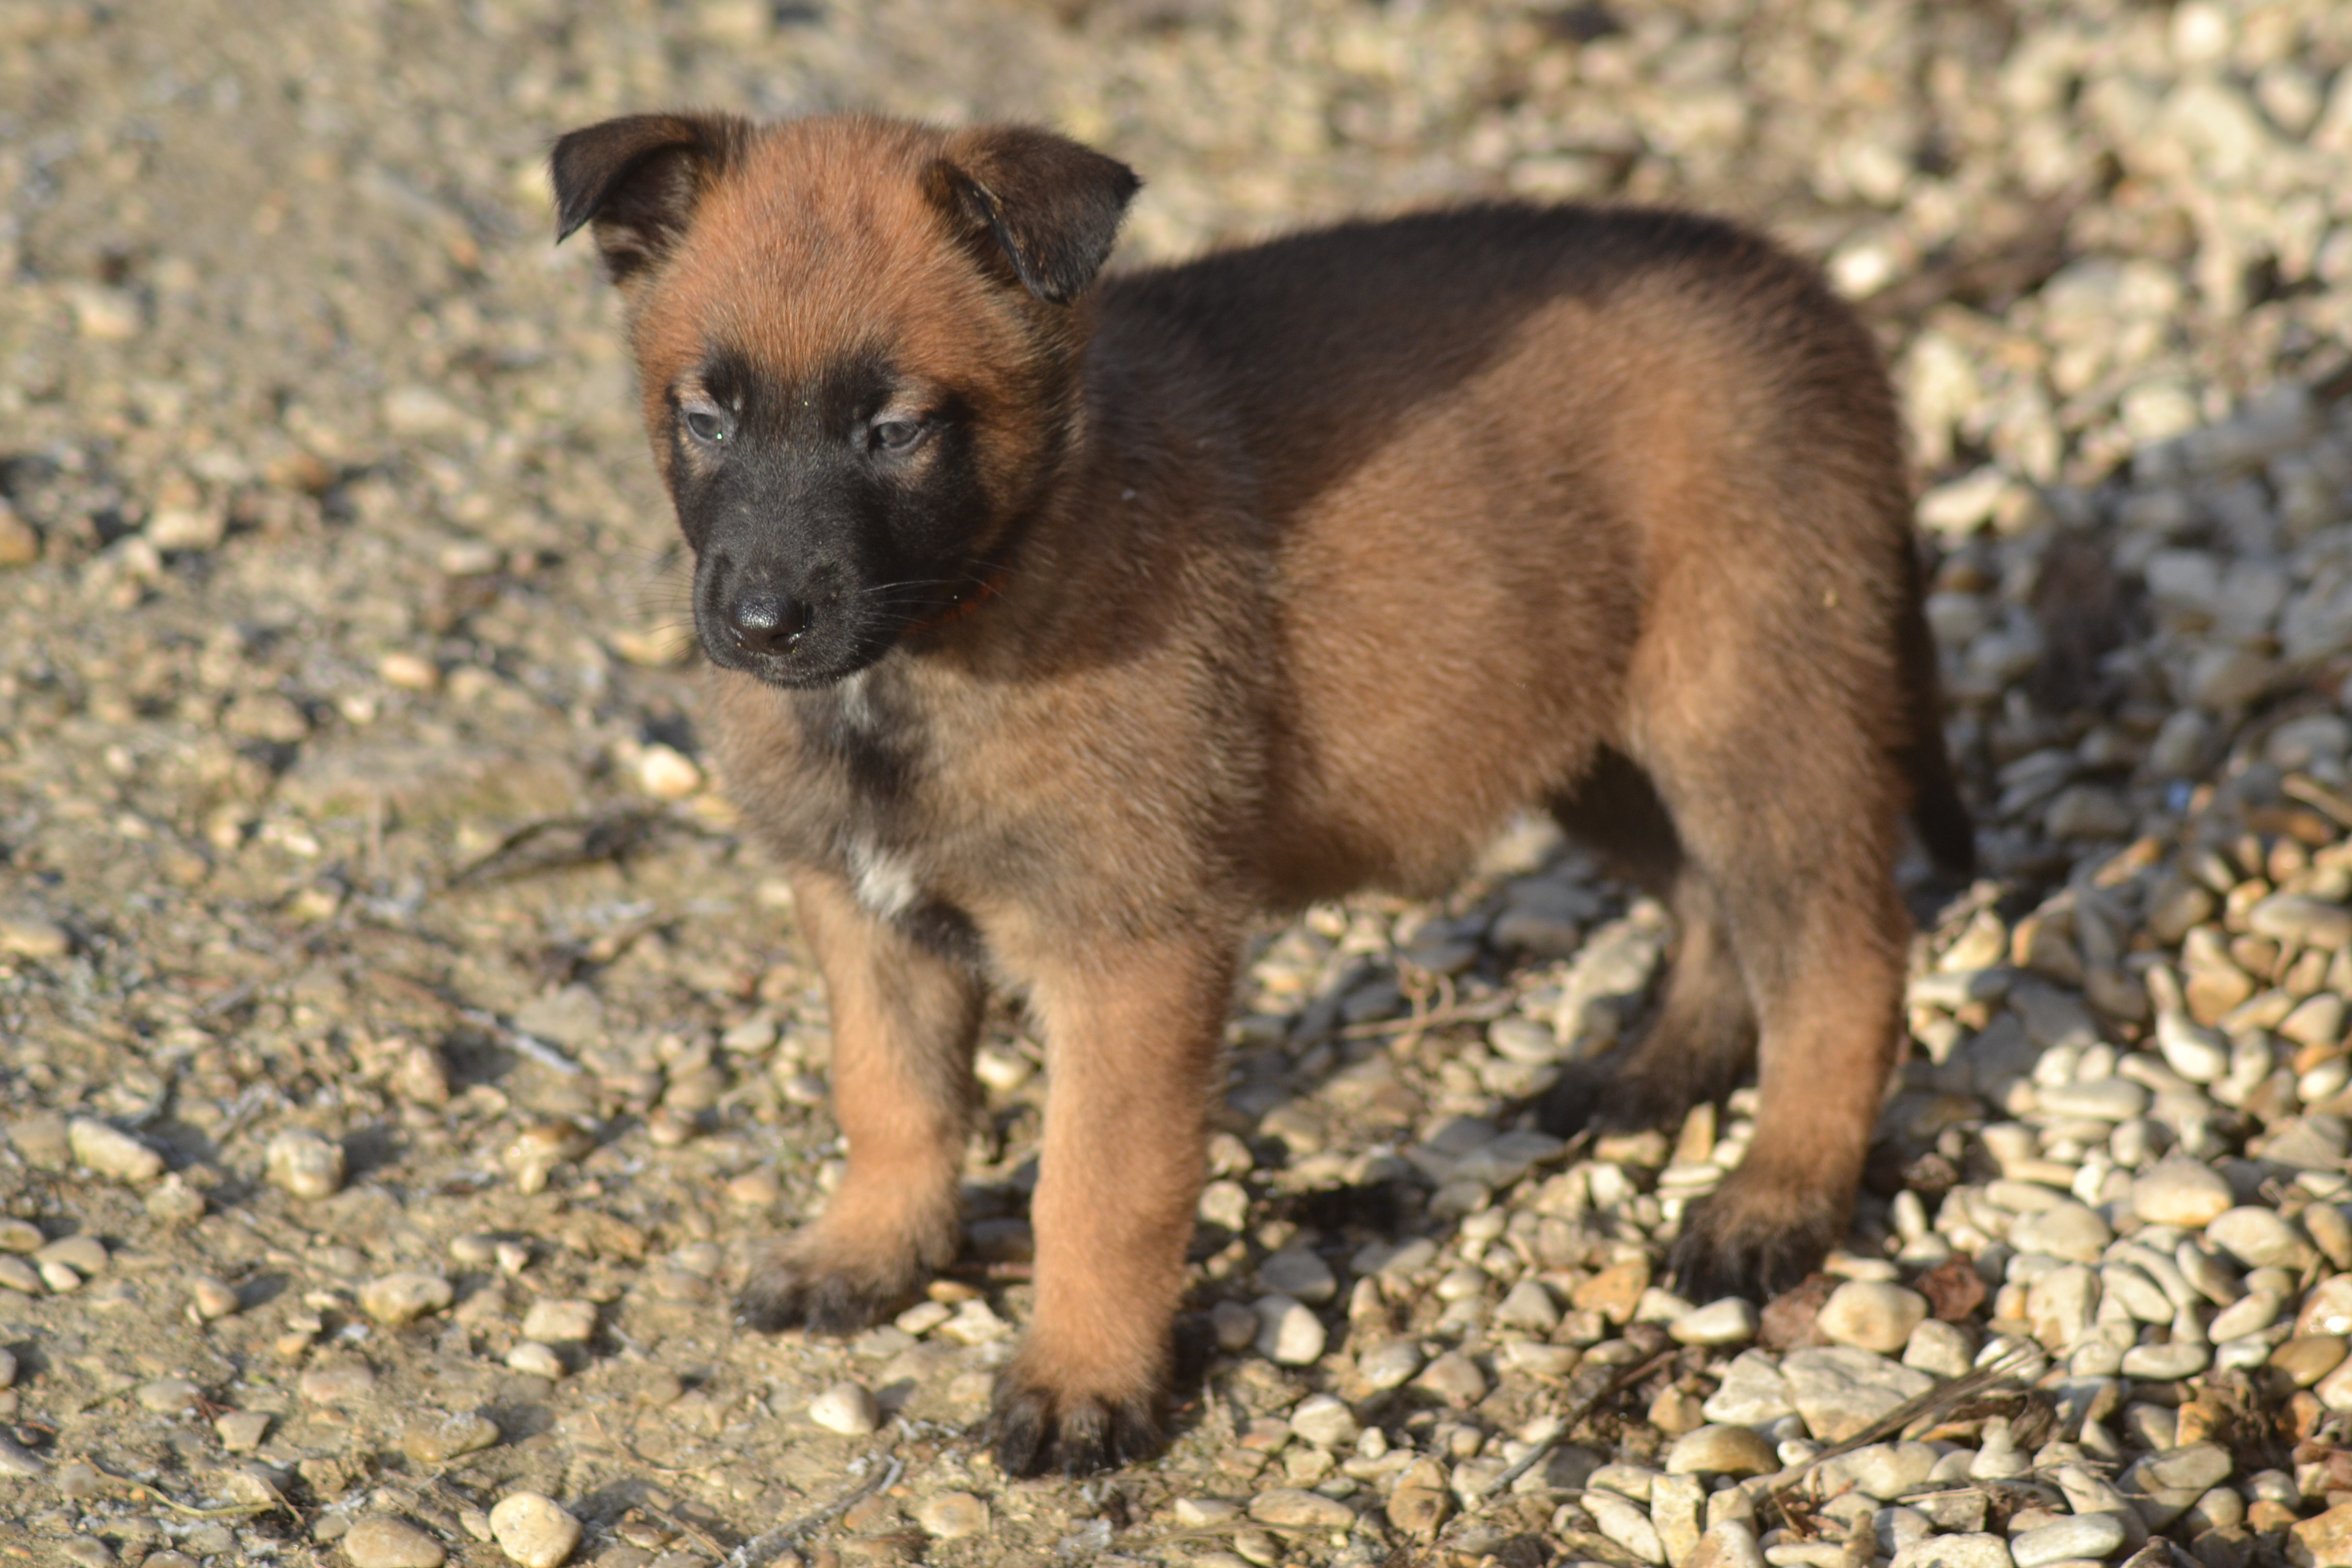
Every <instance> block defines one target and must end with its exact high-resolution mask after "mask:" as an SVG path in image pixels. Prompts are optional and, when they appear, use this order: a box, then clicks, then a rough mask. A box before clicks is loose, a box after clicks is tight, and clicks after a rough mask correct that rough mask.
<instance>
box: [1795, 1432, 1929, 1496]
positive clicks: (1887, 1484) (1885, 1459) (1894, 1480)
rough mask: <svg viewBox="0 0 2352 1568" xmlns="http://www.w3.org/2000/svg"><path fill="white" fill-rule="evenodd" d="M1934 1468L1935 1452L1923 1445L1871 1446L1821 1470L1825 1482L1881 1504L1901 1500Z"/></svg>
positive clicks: (1860, 1449)
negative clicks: (1843, 1487) (1856, 1492)
mask: <svg viewBox="0 0 2352 1568" xmlns="http://www.w3.org/2000/svg"><path fill="white" fill-rule="evenodd" d="M1934 1468H1936V1450H1935V1449H1933V1448H1930V1447H1927V1444H1925V1443H1873V1444H1871V1445H1870V1446H1869V1447H1866V1448H1856V1449H1855V1450H1854V1451H1853V1453H1851V1454H1841V1455H1839V1456H1838V1457H1837V1458H1834V1459H1832V1460H1830V1461H1829V1462H1828V1463H1827V1464H1825V1465H1823V1466H1822V1477H1823V1479H1824V1480H1825V1481H1827V1482H1829V1483H1831V1484H1832V1485H1835V1484H1843V1485H1845V1486H1850V1487H1852V1488H1853V1489H1854V1490H1856V1491H1858V1492H1860V1493H1861V1494H1862V1495H1863V1496H1864V1497H1867V1498H1875V1499H1877V1500H1879V1501H1881V1502H1884V1501H1886V1500H1888V1499H1891V1498H1897V1497H1901V1496H1902V1495H1903V1494H1904V1493H1905V1492H1906V1491H1908V1490H1910V1489H1912V1488H1913V1487H1916V1486H1917V1485H1919V1484H1920V1483H1921V1482H1923V1481H1925V1480H1926V1479H1927V1472H1928V1471H1930V1470H1932V1469H1934Z"/></svg>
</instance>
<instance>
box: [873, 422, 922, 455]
mask: <svg viewBox="0 0 2352 1568" xmlns="http://www.w3.org/2000/svg"><path fill="white" fill-rule="evenodd" d="M923 429H924V426H923V424H922V422H921V421H920V420H918V419H882V420H877V421H876V422H875V426H874V444H875V445H876V446H877V447H880V448H881V449H882V450H884V451H886V452H903V451H905V450H907V449H908V447H912V446H913V445H914V444H915V443H916V442H918V441H920V440H921V439H922V438H923Z"/></svg>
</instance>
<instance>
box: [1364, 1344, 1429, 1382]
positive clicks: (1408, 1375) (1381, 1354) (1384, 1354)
mask: <svg viewBox="0 0 2352 1568" xmlns="http://www.w3.org/2000/svg"><path fill="white" fill-rule="evenodd" d="M1356 1370H1357V1371H1358V1372H1360V1373H1362V1374H1363V1377H1364V1381H1365V1382H1366V1383H1368V1384H1371V1385H1372V1387H1374V1388H1375V1389H1389V1388H1396V1387H1399V1386H1400V1385H1402V1384H1406V1383H1410V1382H1411V1381H1412V1376H1413V1374H1414V1373H1417V1372H1419V1371H1420V1370H1421V1347H1420V1346H1419V1345H1416V1344H1414V1343H1413V1342H1412V1341H1411V1340H1391V1341H1390V1342H1388V1343H1387V1344H1384V1345H1378V1346H1375V1347H1374V1348H1372V1349H1371V1350H1369V1351H1367V1352H1364V1353H1363V1354H1362V1355H1361V1356H1360V1357H1358V1358H1357V1361H1356Z"/></svg>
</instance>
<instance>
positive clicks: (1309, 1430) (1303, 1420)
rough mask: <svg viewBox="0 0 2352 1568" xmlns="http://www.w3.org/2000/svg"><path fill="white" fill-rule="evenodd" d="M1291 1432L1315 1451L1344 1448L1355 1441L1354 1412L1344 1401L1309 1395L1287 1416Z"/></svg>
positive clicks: (1356, 1428) (1328, 1395) (1326, 1396)
mask: <svg viewBox="0 0 2352 1568" xmlns="http://www.w3.org/2000/svg"><path fill="white" fill-rule="evenodd" d="M1290 1429H1291V1430H1292V1431H1294V1432H1296V1433H1297V1434H1298V1435H1299V1436H1301V1437H1304V1438H1305V1439H1306V1440H1307V1441H1308V1442H1310V1443H1312V1444H1314V1445H1315V1446H1316V1447H1318V1448H1344V1447H1347V1446H1348V1445H1349V1444H1350V1443H1352V1442H1354V1441H1355V1440H1356V1434H1357V1431H1358V1427H1357V1425H1356V1415H1355V1412H1353V1411H1351V1410H1349V1408H1348V1406H1347V1403H1346V1402H1345V1401H1344V1400H1339V1399H1335V1398H1333V1397H1332V1396H1331V1395H1330V1394H1308V1395H1307V1397H1306V1398H1304V1399H1302V1400H1300V1401H1299V1402H1298V1404H1297V1406H1296V1407H1295V1408H1293V1409H1292V1411H1291V1412H1290Z"/></svg>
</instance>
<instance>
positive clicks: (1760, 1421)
mask: <svg viewBox="0 0 2352 1568" xmlns="http://www.w3.org/2000/svg"><path fill="white" fill-rule="evenodd" d="M1699 1409H1700V1411H1701V1413H1702V1414H1704V1415H1706V1418H1707V1419H1708V1420H1709V1421H1716V1422H1720V1423H1722V1424H1723V1425H1724V1426H1763V1425H1765V1424H1766V1423H1767V1422H1771V1421H1778V1420H1780V1418H1781V1417H1782V1416H1784V1415H1795V1414H1796V1410H1797V1406H1796V1403H1795V1400H1794V1398H1793V1396H1792V1395H1791V1394H1790V1388H1789V1380H1788V1378H1787V1377H1786V1376H1785V1375H1784V1374H1783V1373H1781V1371H1780V1363H1778V1362H1776V1361H1774V1360H1773V1359H1772V1358H1771V1357H1770V1356H1769V1355H1767V1354H1766V1353H1765V1352H1762V1351H1744V1352H1741V1353H1740V1354H1739V1355H1738V1357H1737V1358H1736V1359H1735V1360H1734V1361H1733V1362H1732V1363H1731V1364H1730V1366H1728V1367H1727V1368H1726V1369H1725V1370H1724V1373H1723V1382H1722V1384H1720V1385H1719V1386H1718V1387H1717V1389H1716V1391H1715V1393H1714V1394H1712V1395H1710V1396H1709V1397H1708V1399H1707V1401H1706V1404H1705V1405H1701V1406H1700V1407H1699Z"/></svg>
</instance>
